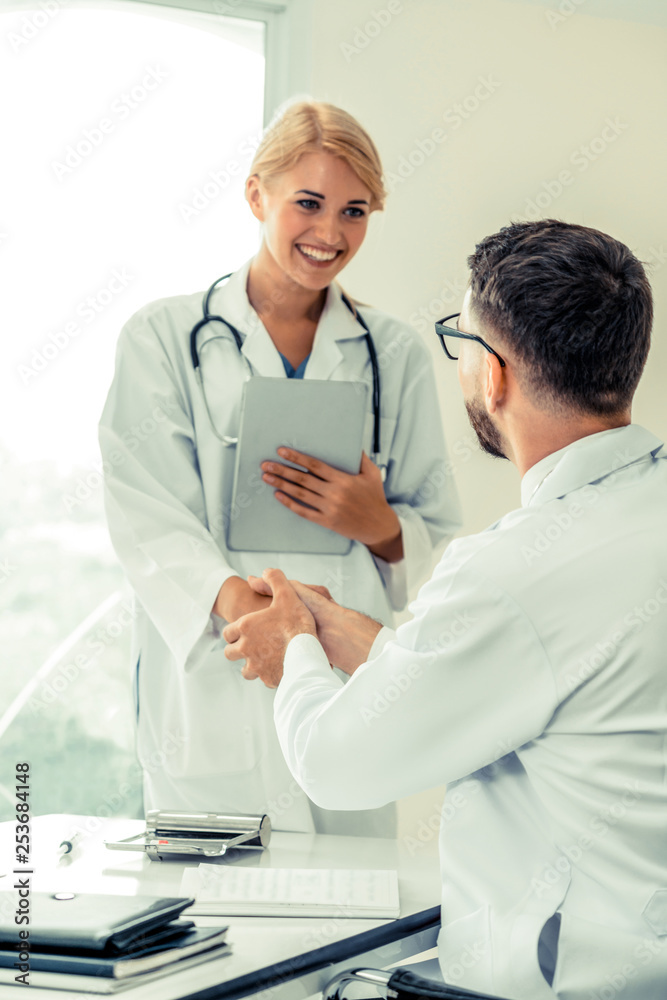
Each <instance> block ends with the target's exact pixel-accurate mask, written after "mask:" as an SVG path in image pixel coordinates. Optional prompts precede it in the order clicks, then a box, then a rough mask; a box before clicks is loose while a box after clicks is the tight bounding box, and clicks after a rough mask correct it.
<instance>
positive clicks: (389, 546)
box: [262, 448, 403, 562]
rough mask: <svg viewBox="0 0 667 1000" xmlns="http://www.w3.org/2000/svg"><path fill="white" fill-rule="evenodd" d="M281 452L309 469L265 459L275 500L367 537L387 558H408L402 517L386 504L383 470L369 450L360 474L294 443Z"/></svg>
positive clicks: (345, 531) (373, 548)
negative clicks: (294, 446) (295, 448)
mask: <svg viewBox="0 0 667 1000" xmlns="http://www.w3.org/2000/svg"><path fill="white" fill-rule="evenodd" d="M278 454H279V455H280V456H281V458H284V459H287V461H288V462H294V463H295V464H296V465H301V466H303V467H304V468H305V469H307V471H306V472H301V471H300V470H298V469H293V468H291V467H290V466H288V465H280V464H279V463H278V462H262V472H263V476H262V479H263V480H264V482H265V483H268V484H269V485H270V486H275V487H276V493H275V496H276V499H277V500H279V501H280V502H281V503H282V504H284V506H285V507H289V509H290V510H292V511H294V513H295V514H298V515H299V517H303V518H305V519H306V520H307V521H314V522H315V523H316V524H321V525H322V526H323V527H325V528H330V529H331V531H335V532H337V533H338V534H339V535H343V536H344V537H345V538H351V539H353V540H354V541H356V542H362V543H363V544H364V545H367V546H368V548H369V549H370V551H371V552H373V553H374V554H375V555H377V556H380V558H382V559H385V560H386V561H387V562H398V560H399V559H402V558H403V541H402V538H401V524H400V521H399V520H398V517H397V516H396V514H395V513H394V511H393V510H392V508H391V507H390V505H389V504H388V503H387V498H386V497H385V495H384V488H383V486H382V474H381V472H380V470H379V469H378V467H377V466H376V465H375V463H374V462H371V460H370V458H369V457H368V455H366V453H365V452H364V453H363V454H362V456H361V470H360V472H359V473H358V475H356V476H354V475H350V474H349V473H347V472H340V471H339V470H338V469H334V468H333V466H331V465H327V464H326V462H322V461H320V460H319V459H318V458H312V457H311V456H310V455H304V454H303V453H302V452H300V451H293V450H292V449H291V448H279V449H278ZM297 501H301V502H300V503H299V502H297ZM304 504H307V505H308V506H307V507H304V506H303V505H304Z"/></svg>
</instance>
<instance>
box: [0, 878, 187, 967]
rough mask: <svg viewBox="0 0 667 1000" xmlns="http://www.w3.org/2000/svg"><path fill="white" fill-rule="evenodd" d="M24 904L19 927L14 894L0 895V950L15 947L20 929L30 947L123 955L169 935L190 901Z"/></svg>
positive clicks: (88, 896)
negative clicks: (25, 918) (26, 933)
mask: <svg viewBox="0 0 667 1000" xmlns="http://www.w3.org/2000/svg"><path fill="white" fill-rule="evenodd" d="M27 901H28V906H27V907H25V908H24V910H23V911H22V912H23V913H25V914H26V915H27V916H28V919H29V923H21V924H18V923H17V922H16V918H15V913H16V911H17V909H18V907H17V893H16V891H15V890H14V891H12V890H9V891H6V892H0V948H5V949H6V948H7V947H8V946H9V947H16V946H17V945H18V944H19V943H21V938H20V937H19V931H20V930H22V929H24V930H28V931H29V932H30V938H29V940H30V947H31V948H40V949H41V948H49V949H54V950H57V951H59V952H60V953H61V954H63V953H66V952H67V950H68V949H72V950H75V951H77V952H79V953H80V952H81V951H84V952H86V951H87V952H92V953H94V954H105V955H126V954H129V953H131V952H133V951H136V950H138V949H140V948H143V947H146V946H147V945H148V944H150V943H152V942H154V941H155V940H156V938H160V937H163V935H164V937H168V936H169V934H170V932H171V928H169V927H168V925H169V924H170V923H171V922H172V921H173V920H175V919H176V917H178V915H179V914H180V913H181V912H182V911H183V910H184V909H186V907H188V906H191V905H192V903H193V902H194V899H193V898H192V897H190V898H186V897H183V896H180V897H156V896H112V895H106V894H104V895H102V894H95V893H72V892H60V893H47V892H31V893H30V896H29V897H27ZM179 929H183V927H182V925H181V927H180V928H179Z"/></svg>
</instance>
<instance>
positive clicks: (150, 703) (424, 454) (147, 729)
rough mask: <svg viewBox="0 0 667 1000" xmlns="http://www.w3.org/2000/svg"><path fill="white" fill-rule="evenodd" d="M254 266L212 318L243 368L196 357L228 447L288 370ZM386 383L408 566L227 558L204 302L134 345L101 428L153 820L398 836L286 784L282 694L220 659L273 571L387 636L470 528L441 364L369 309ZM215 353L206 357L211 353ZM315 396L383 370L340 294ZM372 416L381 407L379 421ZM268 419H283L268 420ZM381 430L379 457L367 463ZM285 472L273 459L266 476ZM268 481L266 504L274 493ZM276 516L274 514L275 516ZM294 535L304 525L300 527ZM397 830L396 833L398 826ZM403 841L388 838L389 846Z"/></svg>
mask: <svg viewBox="0 0 667 1000" xmlns="http://www.w3.org/2000/svg"><path fill="white" fill-rule="evenodd" d="M249 266H250V262H248V263H247V264H246V265H245V266H244V267H243V268H242V269H241V270H240V271H238V272H236V273H235V274H234V275H233V276H232V277H231V279H230V280H229V281H228V282H227V283H226V284H225V285H223V286H222V287H220V288H219V289H217V290H216V292H215V293H214V295H213V296H212V302H211V312H212V313H214V314H219V315H221V316H223V317H224V318H225V319H227V320H228V321H229V322H230V323H232V324H233V325H234V326H236V327H237V329H238V330H239V331H240V332H241V334H242V336H244V342H243V348H242V354H243V356H241V354H240V353H239V351H238V349H237V347H236V346H235V343H234V341H233V339H232V336H231V334H229V333H227V334H226V335H225V336H223V338H222V339H213V340H211V339H210V338H211V337H212V336H215V335H217V334H219V333H220V332H223V334H224V333H225V331H224V328H221V324H217V323H216V324H213V325H209V326H207V327H205V328H204V329H203V330H202V331H201V332H200V334H199V337H198V346H199V353H200V359H201V370H202V373H203V378H204V382H205V387H206V395H207V400H208V404H209V407H210V409H211V412H212V416H213V419H214V421H215V426H216V429H217V431H218V433H220V434H222V435H230V436H232V437H236V436H237V435H238V423H239V407H240V400H241V392H242V388H243V383H244V381H245V380H246V379H247V378H248V377H249V375H250V371H252V374H253V375H256V376H272V377H274V378H275V377H278V378H281V377H283V378H284V377H286V376H285V370H284V367H283V363H282V360H281V358H280V355H279V354H278V351H277V350H276V348H275V346H274V344H273V342H272V340H271V338H270V337H269V334H268V333H267V331H266V329H265V328H264V326H263V324H262V323H261V321H260V320H259V318H258V316H257V314H256V313H255V311H254V310H253V309H252V307H251V305H250V303H249V301H248V297H247V294H246V281H247V275H248V269H249ZM363 314H364V317H365V319H366V321H367V322H368V325H369V327H370V329H371V332H372V335H373V338H374V341H375V345H376V349H377V353H378V358H379V366H380V377H381V380H382V420H381V435H382V456H381V460H382V462H384V463H386V464H387V466H388V475H387V479H386V483H385V491H386V494H387V497H388V498H389V500H390V502H391V504H392V506H393V507H394V508H395V510H396V512H397V514H398V516H399V518H400V521H401V527H402V531H403V545H404V549H405V558H404V559H403V560H402V561H401V562H400V563H398V564H395V565H389V564H387V563H385V562H383V560H380V559H375V558H374V557H373V556H372V555H371V554H370V552H369V551H368V549H367V548H366V546H364V545H361V544H359V543H354V544H353V545H352V548H351V550H350V552H349V554H347V555H345V556H331V555H328V556H323V555H312V554H303V555H302V554H280V553H275V552H270V553H262V552H233V551H229V550H228V549H227V544H226V528H227V524H228V521H229V518H230V517H233V516H234V512H233V510H232V509H231V499H232V481H233V473H234V462H235V449H234V448H225V447H223V445H222V444H221V443H220V441H219V440H218V439H217V438H216V437H215V436H214V434H213V432H212V429H211V425H210V422H209V418H208V416H207V414H206V410H205V407H204V402H203V399H202V393H201V389H200V386H199V385H198V383H197V381H196V378H195V375H194V369H193V365H192V361H191V357H190V345H189V333H190V330H191V328H192V327H193V325H194V324H195V323H196V322H197V321H198V320H199V319H201V316H202V295H201V293H197V294H194V295H187V296H179V297H175V298H170V299H165V300H161V301H158V302H153V303H151V304H150V305H148V306H146V307H145V308H143V309H141V310H140V311H139V312H138V313H136V314H135V315H134V316H133V317H132V318H131V319H130V320H129V322H128V323H127V325H126V326H125V328H124V329H123V331H122V333H121V335H120V338H119V342H118V350H117V359H116V372H115V377H114V380H113V384H112V386H111V389H110V392H109V396H108V399H107V402H106V406H105V408H104V412H103V415H102V419H101V423H100V445H101V449H102V454H103V459H104V462H105V503H106V509H107V517H108V523H109V531H110V534H111V539H112V542H113V545H114V547H115V549H116V552H117V554H118V557H119V559H120V561H121V563H122V565H123V566H124V568H125V570H126V572H127V575H128V577H129V580H130V582H131V584H132V586H133V588H134V591H135V593H136V596H137V610H138V618H137V628H136V657H137V660H138V662H139V667H138V740H137V750H138V756H139V759H140V761H141V762H142V764H143V767H144V773H145V782H144V792H145V806H146V808H147V809H149V808H163V809H165V808H166V809H197V810H218V811H222V812H224V811H232V812H250V813H258V812H265V811H266V812H268V813H269V814H270V815H271V818H272V821H273V824H274V826H275V827H276V828H279V829H292V830H306V831H310V830H312V829H313V828H314V826H313V817H312V812H313V811H314V812H315V813H316V824H315V825H316V827H317V828H318V829H322V830H324V831H327V832H351V833H352V832H360V833H363V832H368V833H372V832H377V833H381V832H382V831H383V830H385V831H386V829H387V827H386V823H387V816H386V811H385V812H383V813H382V815H380V816H376V817H375V818H374V817H373V816H370V817H368V816H365V817H364V816H359V817H357V818H356V819H355V818H354V817H350V816H349V814H348V815H345V814H343V815H342V816H341V817H338V818H336V817H330V816H329V817H327V816H324V814H322V813H321V811H320V810H318V809H316V808H315V807H313V809H312V811H311V806H310V803H309V802H308V799H307V798H306V796H304V794H303V792H302V790H301V789H300V788H299V787H298V785H297V784H296V782H295V781H294V780H293V778H292V776H291V775H290V774H289V771H288V770H287V767H286V765H285V762H284V760H283V758H282V755H281V752H280V748H279V746H278V743H277V739H276V735H275V729H274V726H273V712H272V710H273V698H274V692H273V691H270V690H267V689H266V688H265V687H264V685H263V684H262V683H261V681H259V680H257V681H253V682H249V681H246V680H244V679H243V678H242V677H241V667H242V664H240V663H230V662H229V661H228V660H227V659H226V658H225V656H224V653H223V648H224V640H222V638H221V631H222V629H223V628H224V626H225V624H226V623H225V622H224V621H223V620H222V619H221V618H219V617H218V616H216V615H213V614H212V613H211V608H212V607H213V604H214V601H215V598H216V596H217V594H218V591H219V590H220V587H221V586H222V584H223V583H224V582H225V580H226V579H227V578H228V577H230V576H232V575H239V576H241V577H244V578H245V577H246V576H247V575H248V574H249V573H253V574H257V575H259V574H261V572H262V570H263V569H264V568H266V567H267V566H275V567H279V568H280V569H282V570H284V572H285V573H286V574H287V576H288V577H292V578H298V579H300V580H303V581H305V582H308V583H317V584H324V585H325V586H327V587H328V588H329V589H330V591H331V593H332V594H333V596H334V597H335V598H336V600H338V601H342V602H344V603H345V604H348V605H350V606H352V607H355V608H359V609H360V610H363V611H365V612H367V613H369V614H371V615H373V616H374V617H376V618H378V619H380V620H382V621H385V622H390V621H391V616H392V607H393V608H400V607H401V606H402V605H404V604H405V603H406V600H407V598H406V588H408V587H410V586H411V585H412V584H413V583H414V582H415V581H417V580H418V578H419V577H420V575H421V576H422V578H423V577H424V576H425V575H427V573H428V572H429V571H430V568H431V559H432V553H433V548H434V546H437V545H439V544H441V543H442V542H443V541H444V540H445V539H446V538H448V537H449V536H451V535H452V534H454V533H455V531H456V530H457V529H458V527H459V524H460V517H459V508H458V502H457V497H456V491H455V488H454V485H453V477H452V474H451V466H450V465H449V463H448V461H447V456H446V453H445V446H444V441H443V435H442V432H441V419H440V413H439V408H438V402H437V397H436V390H435V382H434V377H433V373H432V366H431V363H430V358H429V356H428V352H427V350H426V348H425V347H424V345H423V344H422V343H421V341H420V339H419V337H418V336H417V335H416V334H415V333H414V331H413V330H412V329H411V328H410V327H408V326H406V325H405V324H404V323H401V322H399V321H397V320H395V319H392V318H391V317H389V316H386V315H385V314H383V313H380V312H378V311H376V310H375V309H370V308H364V310H363ZM207 341H208V342H207ZM305 377H306V378H312V379H343V380H358V379H363V380H365V381H366V382H368V383H369V384H370V383H371V367H370V362H369V357H368V351H367V348H366V344H365V342H364V340H363V330H362V328H361V327H360V325H359V324H358V323H357V321H356V320H355V319H354V317H353V316H352V315H351V313H350V311H349V310H348V308H347V307H346V306H345V305H344V303H343V302H342V300H341V297H340V290H339V289H337V288H335V287H332V288H330V289H329V292H328V296H327V300H326V303H325V308H324V311H323V313H322V316H321V318H320V321H319V324H318V328H317V333H316V337H315V341H314V344H313V349H312V353H311V356H310V359H309V361H308V365H307V368H306V372H305ZM370 405H371V404H370V402H369V407H370ZM268 416H269V418H270V415H268ZM371 431H372V413H369V414H368V418H367V426H366V433H365V450H366V452H367V453H369V452H370V450H371V448H370V443H371ZM271 457H277V456H269V455H267V458H271ZM260 475H261V470H260V469H258V488H259V489H261V488H267V489H268V488H269V487H266V486H263V485H262V484H261V480H260V478H259V477H260ZM277 502H278V501H276V503H277ZM294 517H295V518H296V517H297V515H294ZM390 828H391V822H390ZM390 832H391V831H390Z"/></svg>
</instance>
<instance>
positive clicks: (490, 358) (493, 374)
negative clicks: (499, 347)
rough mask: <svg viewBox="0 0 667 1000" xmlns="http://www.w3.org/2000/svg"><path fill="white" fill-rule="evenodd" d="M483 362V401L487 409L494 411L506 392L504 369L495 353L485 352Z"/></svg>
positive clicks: (490, 411)
mask: <svg viewBox="0 0 667 1000" xmlns="http://www.w3.org/2000/svg"><path fill="white" fill-rule="evenodd" d="M484 362H485V366H486V367H485V377H484V388H483V395H484V402H485V403H486V409H487V411H488V412H489V413H495V412H496V410H497V408H498V404H499V403H502V402H503V400H504V399H505V395H506V392H507V379H506V377H505V369H504V368H503V366H502V365H501V364H500V362H499V361H498V358H497V357H496V356H495V354H491V353H489V352H487V354H486V357H485V359H484Z"/></svg>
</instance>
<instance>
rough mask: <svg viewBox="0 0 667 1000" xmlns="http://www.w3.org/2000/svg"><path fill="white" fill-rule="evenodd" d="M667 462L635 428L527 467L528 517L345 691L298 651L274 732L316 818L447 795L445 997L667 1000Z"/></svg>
mask: <svg viewBox="0 0 667 1000" xmlns="http://www.w3.org/2000/svg"><path fill="white" fill-rule="evenodd" d="M666 459H667V454H666V453H665V449H664V448H663V446H662V443H661V442H660V441H659V440H658V439H657V438H656V437H655V436H654V435H653V434H650V433H649V432H648V431H646V430H645V429H644V428H642V427H638V426H636V425H631V426H629V427H624V428H619V429H615V430H611V431H605V432H602V433H600V434H594V435H591V436H589V437H586V438H583V439H582V440H580V441H577V442H575V443H574V444H572V445H570V446H569V447H567V448H565V449H563V450H562V451H559V452H557V453H555V454H554V455H551V456H548V457H547V458H545V459H544V460H543V461H541V462H539V463H538V464H537V465H535V466H534V467H533V468H532V469H530V470H529V471H528V473H527V474H526V475H525V476H524V479H523V481H522V501H523V509H520V510H516V511H513V512H512V513H510V514H508V515H506V516H505V517H503V518H502V519H501V520H500V521H498V522H497V523H496V524H494V525H492V526H491V527H490V528H489V529H487V530H486V531H483V532H482V533H481V534H478V535H473V536H471V537H468V538H463V539H460V540H458V541H456V542H453V543H452V545H451V546H450V547H449V549H448V551H447V552H446V553H445V555H444V556H443V558H442V559H441V561H440V563H439V565H438V566H437V568H436V570H435V573H434V575H433V577H432V579H431V580H430V581H429V582H428V583H426V584H425V585H424V586H423V587H422V588H421V590H420V592H419V595H418V597H417V599H416V600H415V601H414V603H413V604H412V605H411V611H412V612H413V615H414V617H413V619H412V620H411V621H409V622H407V623H405V624H403V625H401V626H400V627H399V628H398V630H397V631H396V632H395V633H394V632H391V631H390V630H387V629H384V630H383V631H382V632H380V634H379V635H378V637H377V639H376V641H375V643H374V645H373V647H372V649H371V651H370V656H369V662H368V663H366V664H364V665H362V666H361V667H360V668H359V669H358V670H357V671H356V673H355V674H354V675H353V676H352V678H351V680H350V681H349V682H348V683H347V684H346V685H345V686H342V685H341V684H340V682H339V681H338V679H337V678H336V677H335V676H333V675H332V673H331V671H330V670H329V669H328V665H327V661H326V656H325V655H324V652H323V650H322V648H321V646H320V645H319V643H318V642H317V640H316V639H315V638H314V637H313V636H309V635H300V636H297V637H295V638H294V639H293V640H292V642H291V643H290V645H289V646H288V649H287V654H286V657H285V673H284V676H283V679H282V681H281V683H280V686H279V688H278V692H277V696H276V700H275V718H276V725H277V730H278V735H279V739H280V742H281V745H282V747H283V750H284V752H285V754H286V759H287V761H288V763H289V765H290V768H291V770H292V772H293V774H294V775H295V777H296V778H297V779H298V780H299V781H300V782H303V783H304V784H306V785H307V786H308V787H309V788H310V789H311V795H312V796H313V797H314V799H315V801H317V802H319V803H320V804H321V805H323V806H326V807H327V808H332V809H342V808H345V807H346V806H347V807H349V808H352V809H360V808H372V807H376V806H379V805H381V804H382V803H384V802H388V801H390V800H392V799H395V798H398V797H401V796H405V795H409V794H411V793H414V792H418V791H420V790H423V789H427V788H429V787H434V786H437V785H440V784H442V783H449V787H448V790H447V794H446V796H445V801H444V806H443V811H442V818H441V826H440V856H441V870H442V882H443V885H442V921H443V923H442V931H441V933H440V938H439V954H440V963H441V967H442V971H443V975H444V978H445V981H446V982H449V983H452V984H456V985H461V986H464V987H467V988H469V989H472V990H477V991H481V992H490V993H493V994H497V995H499V996H503V997H511V998H517V1000H549V998H552V1000H553V997H554V995H555V996H558V997H559V998H561V1000H607V998H609V1000H611V998H612V997H613V998H616V997H618V998H619V1000H664V998H665V995H666V993H667V782H666V779H665V775H666V773H667V680H666V678H667V674H666V667H667V653H666V650H667V516H666V514H667V461H666ZM371 748H372V752H371ZM332 758H333V759H334V760H335V761H336V767H335V768H329V767H328V766H327V763H326V761H327V759H332ZM360 760H363V761H364V766H363V767H361V766H360V764H359V761H360ZM419 847H420V841H419V839H418V838H417V837H415V838H414V840H413V848H414V850H415V851H418V850H419ZM556 914H558V915H560V921H561V923H560V935H559V934H558V919H559V917H558V916H554V915H556ZM538 946H539V954H538ZM550 951H551V952H552V955H551V957H550V954H549V952H550ZM554 960H555V961H554ZM554 964H555V974H554V978H553V986H552V987H551V986H550V985H549V983H548V980H549V979H550V978H551V972H553V966H554ZM550 967H551V970H550Z"/></svg>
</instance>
